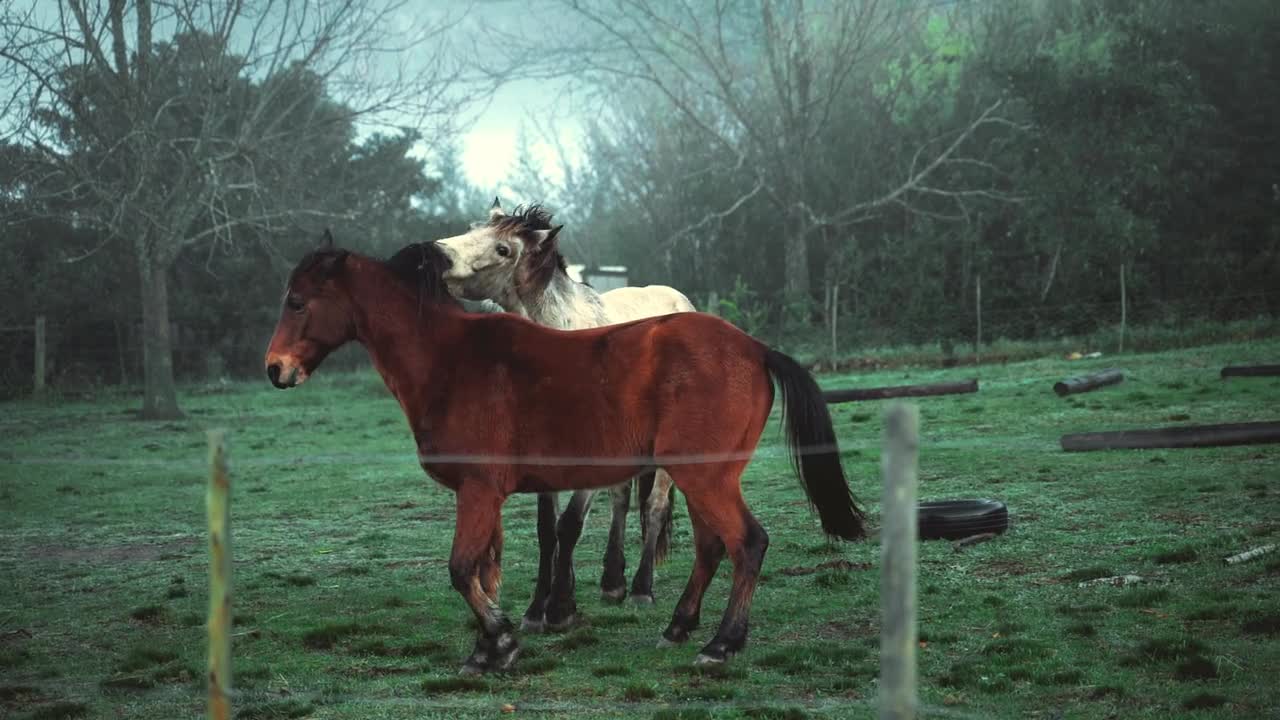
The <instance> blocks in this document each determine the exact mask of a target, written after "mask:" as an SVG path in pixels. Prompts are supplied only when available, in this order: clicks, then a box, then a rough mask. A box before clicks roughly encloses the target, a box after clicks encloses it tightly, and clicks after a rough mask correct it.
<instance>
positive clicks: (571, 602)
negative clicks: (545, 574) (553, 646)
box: [545, 490, 596, 631]
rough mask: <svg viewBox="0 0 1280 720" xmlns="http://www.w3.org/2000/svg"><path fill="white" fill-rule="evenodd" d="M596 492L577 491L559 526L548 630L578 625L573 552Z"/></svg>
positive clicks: (549, 601) (548, 603)
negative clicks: (576, 623)
mask: <svg viewBox="0 0 1280 720" xmlns="http://www.w3.org/2000/svg"><path fill="white" fill-rule="evenodd" d="M595 494H596V491H595V490H577V491H575V492H574V493H573V498H572V499H570V500H569V504H568V505H567V506H565V509H564V512H563V513H561V514H560V521H559V522H558V523H556V557H555V571H554V573H553V574H552V576H551V592H550V594H549V595H548V596H547V611H546V616H545V617H546V622H547V624H546V627H547V629H548V630H553V631H559V630H564V629H565V628H568V627H570V626H571V625H573V624H574V622H576V621H577V612H578V604H577V601H576V600H575V599H574V592H575V589H576V588H575V586H576V584H577V579H576V577H575V576H574V572H573V548H574V546H575V545H577V544H578V538H579V537H581V536H582V525H583V523H584V522H586V519H587V513H588V512H590V511H591V500H592V499H593V498H594V497H595Z"/></svg>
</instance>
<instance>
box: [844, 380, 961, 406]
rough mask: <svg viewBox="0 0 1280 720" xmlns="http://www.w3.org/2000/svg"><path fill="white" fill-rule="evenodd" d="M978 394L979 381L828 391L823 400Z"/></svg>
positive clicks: (851, 400)
mask: <svg viewBox="0 0 1280 720" xmlns="http://www.w3.org/2000/svg"><path fill="white" fill-rule="evenodd" d="M971 392H978V381H977V380H976V379H975V380H964V381H962V382H943V383H928V384H925V385H897V386H894V387H878V388H852V389H850V390H827V391H825V392H823V393H822V399H823V400H826V401H827V402H829V403H842V402H853V401H855V400H883V399H885V398H896V397H926V396H929V395H958V394H960V393H971Z"/></svg>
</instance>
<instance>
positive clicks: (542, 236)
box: [533, 225, 564, 248]
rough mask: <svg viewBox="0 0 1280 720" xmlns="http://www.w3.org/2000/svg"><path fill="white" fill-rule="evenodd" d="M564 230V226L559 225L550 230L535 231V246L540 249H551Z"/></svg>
mask: <svg viewBox="0 0 1280 720" xmlns="http://www.w3.org/2000/svg"><path fill="white" fill-rule="evenodd" d="M563 229H564V226H563V225H557V226H555V227H553V228H551V229H550V230H534V231H533V244H534V245H535V246H536V247H539V248H547V247H551V246H552V245H553V244H554V243H555V240H556V236H557V235H559V234H560V231H561V230H563Z"/></svg>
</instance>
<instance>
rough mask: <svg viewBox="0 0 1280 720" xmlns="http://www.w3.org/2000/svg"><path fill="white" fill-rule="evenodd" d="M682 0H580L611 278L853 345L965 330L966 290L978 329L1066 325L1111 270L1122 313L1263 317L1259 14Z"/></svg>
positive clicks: (1276, 56) (1082, 325) (1274, 167)
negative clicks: (586, 6)
mask: <svg viewBox="0 0 1280 720" xmlns="http://www.w3.org/2000/svg"><path fill="white" fill-rule="evenodd" d="M593 7H594V6H593ZM699 7H700V8H702V9H701V10H698V11H690V10H689V9H688V8H684V9H673V8H672V7H670V6H669V5H668V4H665V3H658V2H619V3H616V4H609V3H606V4H605V8H604V9H593V10H591V11H584V13H583V15H584V18H585V19H586V20H587V21H593V22H595V23H596V29H598V30H599V31H600V32H613V33H615V34H616V35H617V37H616V38H615V40H617V42H616V43H615V45H614V51H613V53H612V54H605V55H601V54H599V53H597V54H595V55H594V56H593V57H592V58H590V59H589V60H588V61H587V62H588V65H589V66H590V67H592V68H593V70H594V72H593V74H591V75H590V77H591V78H593V79H595V80H596V81H597V82H598V87H599V89H600V92H601V93H602V94H605V95H606V96H608V97H609V98H611V104H610V107H613V108H616V111H615V112H613V113H608V114H605V115H604V116H603V117H602V119H601V120H600V121H598V122H597V123H596V124H595V126H594V128H593V131H592V134H591V142H590V153H589V159H588V161H587V163H586V166H587V167H586V168H585V170H580V171H579V173H578V174H579V176H582V175H584V174H589V175H590V176H591V178H592V180H593V181H592V182H590V183H580V185H582V186H583V187H580V188H579V189H578V191H577V192H578V194H579V195H581V194H584V193H588V194H590V193H594V197H593V201H592V202H591V203H584V206H587V207H590V208H592V209H593V211H592V212H591V213H590V216H589V218H588V219H587V222H588V223H589V225H590V227H591V230H592V234H593V236H594V237H597V238H606V239H608V240H609V241H611V242H612V243H613V251H612V253H611V255H613V256H615V257H616V258H617V259H619V260H621V261H622V262H624V263H625V264H627V265H629V266H630V267H631V268H632V271H633V279H634V280H635V281H639V282H645V281H663V282H670V283H672V284H675V285H677V286H679V287H681V288H682V289H685V290H687V291H689V292H690V293H691V294H693V295H694V296H696V297H698V298H699V299H700V301H701V302H704V303H705V302H706V298H707V297H708V296H709V294H710V293H711V292H712V291H715V292H716V293H717V294H718V296H719V298H720V299H721V301H722V303H724V304H725V309H726V310H727V311H728V312H729V313H731V314H734V315H736V316H737V317H739V318H740V319H742V320H743V321H744V322H747V323H748V324H755V325H758V326H759V329H765V328H777V327H778V326H779V325H778V323H779V322H781V323H784V324H785V323H786V322H787V321H788V318H790V319H791V320H792V321H793V322H794V321H797V320H798V321H800V322H802V323H808V322H812V321H814V320H818V319H820V318H822V317H824V316H827V315H830V314H831V310H830V305H831V299H832V297H833V296H834V297H835V298H836V304H837V305H838V306H839V312H840V317H841V326H842V327H844V328H847V329H848V332H849V333H850V335H851V336H852V337H856V338H858V339H859V340H863V341H866V340H869V339H874V341H876V342H908V341H910V342H929V341H936V340H938V339H940V338H948V337H957V338H959V337H963V338H968V339H971V338H972V337H973V332H974V327H973V325H974V320H975V317H974V316H975V300H976V297H975V295H976V291H977V288H976V286H977V285H978V284H979V282H980V283H981V286H982V298H983V307H984V309H985V312H986V313H987V314H988V315H987V322H988V323H990V325H989V327H988V335H987V337H993V336H994V335H995V334H997V333H998V334H1000V335H1004V336H1008V337H1015V338H1032V337H1045V336H1054V335H1061V334H1075V333H1087V332H1091V331H1094V330H1095V329H1097V328H1098V327H1099V325H1100V324H1104V323H1111V324H1114V323H1116V322H1117V321H1118V319H1119V295H1120V288H1119V282H1120V281H1119V275H1120V272H1121V267H1122V266H1123V268H1124V273H1125V274H1126V280H1127V283H1126V294H1127V296H1128V300H1129V311H1130V315H1129V319H1130V320H1131V321H1137V322H1140V323H1159V322H1164V321H1168V320H1171V319H1173V318H1175V317H1176V318H1180V319H1186V318H1193V317H1201V318H1225V317H1240V316H1247V315H1255V314H1259V313H1275V312H1276V311H1277V310H1278V309H1280V293H1277V291H1276V288H1277V287H1280V283H1277V278H1280V185H1278V184H1277V183H1280V132H1277V128H1280V95H1277V94H1276V93H1275V92H1274V88H1275V87H1277V82H1278V81H1280V5H1278V4H1276V3H1274V2H1271V1H1270V0H1204V1H1203V2H1193V3H1188V2H1179V1H1177V0H1062V1H1057V0H1046V1H1044V2H1029V1H1027V0H993V1H992V2H981V3H979V2H956V3H921V4H917V5H914V6H912V5H910V4H902V3H876V2H872V1H869V0H868V1H867V2H858V3H847V2H835V1H832V2H813V1H810V2H801V1H800V0H795V1H785V0H776V1H769V0H764V1H763V2H760V3H751V4H750V7H751V8H752V9H753V10H752V12H743V13H740V12H738V11H737V10H735V8H736V7H740V6H735V5H734V4H718V5H716V6H714V7H713V6H711V5H709V4H708V5H706V6H699ZM761 10H763V12H760V11H761ZM697 13H700V14H697ZM633 37H642V38H645V39H644V40H643V41H640V40H634V39H633ZM623 40H630V41H629V42H623ZM575 51H576V49H575V48H573V47H565V48H563V49H562V52H563V54H564V55H565V56H570V57H572V56H573V54H574V53H575ZM588 171H589V172H588ZM575 201H580V198H577V197H575ZM797 263H799V265H797ZM837 286H838V288H839V289H838V292H834V293H833V288H836V287H837ZM789 292H790V294H789ZM855 342H856V341H855Z"/></svg>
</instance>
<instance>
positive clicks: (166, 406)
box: [138, 252, 182, 420]
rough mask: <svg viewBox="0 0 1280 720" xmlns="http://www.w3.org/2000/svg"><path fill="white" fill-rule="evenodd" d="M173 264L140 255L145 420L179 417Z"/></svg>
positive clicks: (180, 413)
mask: <svg viewBox="0 0 1280 720" xmlns="http://www.w3.org/2000/svg"><path fill="white" fill-rule="evenodd" d="M168 274H169V268H168V267H166V266H165V265H164V263H161V262H157V261H156V260H155V259H154V258H153V257H150V253H147V252H141V253H139V257H138V279H139V281H140V283H141V284H140V287H141V290H142V293H141V294H142V378H143V383H142V384H143V398H142V414H141V417H142V418H143V419H145V420H178V419H181V418H182V411H181V410H179V409H178V392H177V388H176V386H175V385H174V382H173V338H172V337H170V334H169V332H170V331H169V279H168Z"/></svg>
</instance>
